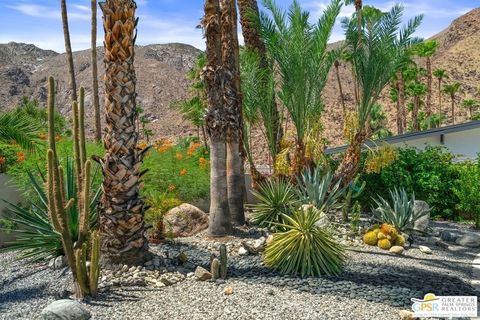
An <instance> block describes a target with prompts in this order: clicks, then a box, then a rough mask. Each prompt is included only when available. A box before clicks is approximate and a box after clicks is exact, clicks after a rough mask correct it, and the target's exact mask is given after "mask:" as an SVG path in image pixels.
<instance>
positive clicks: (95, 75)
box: [91, 0, 102, 142]
mask: <svg viewBox="0 0 480 320" xmlns="http://www.w3.org/2000/svg"><path fill="white" fill-rule="evenodd" d="M91 5H92V77H93V81H92V90H93V110H94V112H95V140H96V141H97V142H100V141H101V140H102V124H101V121H100V99H99V97H98V66H97V0H92V3H91Z"/></svg>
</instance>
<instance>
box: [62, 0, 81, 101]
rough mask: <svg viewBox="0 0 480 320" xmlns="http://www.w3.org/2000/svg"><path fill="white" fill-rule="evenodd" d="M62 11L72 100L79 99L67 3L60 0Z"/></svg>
mask: <svg viewBox="0 0 480 320" xmlns="http://www.w3.org/2000/svg"><path fill="white" fill-rule="evenodd" d="M60 6H61V11H62V25H63V37H64V38H65V53H66V56H67V64H68V73H69V74H70V90H71V91H72V92H71V97H72V101H77V82H76V81H75V67H74V64H73V53H72V44H71V42H70V31H69V27H68V13H67V3H66V2H65V0H60Z"/></svg>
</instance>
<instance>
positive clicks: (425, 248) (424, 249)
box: [418, 246, 432, 254]
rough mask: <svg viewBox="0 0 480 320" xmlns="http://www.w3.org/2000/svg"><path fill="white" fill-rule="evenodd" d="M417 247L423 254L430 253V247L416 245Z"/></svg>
mask: <svg viewBox="0 0 480 320" xmlns="http://www.w3.org/2000/svg"><path fill="white" fill-rule="evenodd" d="M418 249H419V250H420V252H423V253H425V254H432V249H430V248H429V247H427V246H418Z"/></svg>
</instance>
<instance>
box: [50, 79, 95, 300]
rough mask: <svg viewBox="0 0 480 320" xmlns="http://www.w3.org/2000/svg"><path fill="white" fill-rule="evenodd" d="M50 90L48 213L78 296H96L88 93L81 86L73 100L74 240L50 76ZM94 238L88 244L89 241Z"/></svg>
mask: <svg viewBox="0 0 480 320" xmlns="http://www.w3.org/2000/svg"><path fill="white" fill-rule="evenodd" d="M48 89H49V92H48V145H49V149H48V151H47V159H48V179H47V184H48V185H47V188H46V190H47V199H48V212H49V215H50V221H51V224H52V226H53V228H54V229H55V230H56V231H57V232H58V233H59V234H60V235H61V238H62V244H63V249H64V252H65V256H66V258H67V262H68V265H69V267H70V268H71V270H72V275H73V282H74V290H75V296H76V297H77V298H83V297H85V296H86V295H92V296H95V295H96V293H97V288H98V286H97V283H98V277H99V273H100V272H99V260H100V259H99V258H100V257H99V256H100V238H99V235H98V233H97V232H96V231H94V232H92V233H91V234H90V235H89V224H88V216H89V210H90V206H89V202H90V199H89V195H90V183H91V166H92V164H91V162H90V161H89V160H86V148H85V129H84V96H85V91H84V90H83V88H82V89H80V104H77V102H74V103H73V115H74V119H73V126H74V154H75V164H76V171H75V172H76V181H77V206H76V208H77V210H78V221H79V224H78V240H77V241H76V242H75V244H74V243H73V240H72V230H70V227H69V224H70V223H69V221H68V219H69V218H68V214H67V211H68V210H69V209H70V208H71V207H72V206H73V205H74V202H75V200H74V199H66V197H65V185H64V180H63V177H64V171H63V168H62V167H61V166H60V165H59V161H58V156H57V149H56V140H55V126H54V108H55V81H54V79H53V77H50V78H49V87H48ZM88 238H90V239H91V245H90V246H88V245H87V242H86V240H87V239H88ZM88 247H90V248H91V252H90V255H89V257H90V266H88V265H87V258H88V256H87V249H88Z"/></svg>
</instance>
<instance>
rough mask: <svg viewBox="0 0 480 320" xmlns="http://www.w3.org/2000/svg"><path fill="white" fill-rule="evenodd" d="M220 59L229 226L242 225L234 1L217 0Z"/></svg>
mask: <svg viewBox="0 0 480 320" xmlns="http://www.w3.org/2000/svg"><path fill="white" fill-rule="evenodd" d="M220 10H221V23H220V24H221V34H222V60H223V71H224V75H225V78H224V80H225V81H224V86H223V90H224V91H223V104H224V106H225V111H226V116H227V118H226V124H227V128H226V129H227V191H228V206H229V209H230V217H231V220H232V223H233V224H236V225H243V224H245V212H244V207H243V205H244V198H245V197H244V192H245V176H244V171H243V165H244V163H243V157H241V151H242V149H243V145H242V141H241V139H242V136H243V133H242V129H243V124H242V95H241V91H240V90H241V89H240V58H239V47H238V37H237V10H236V7H235V0H221V1H220Z"/></svg>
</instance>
